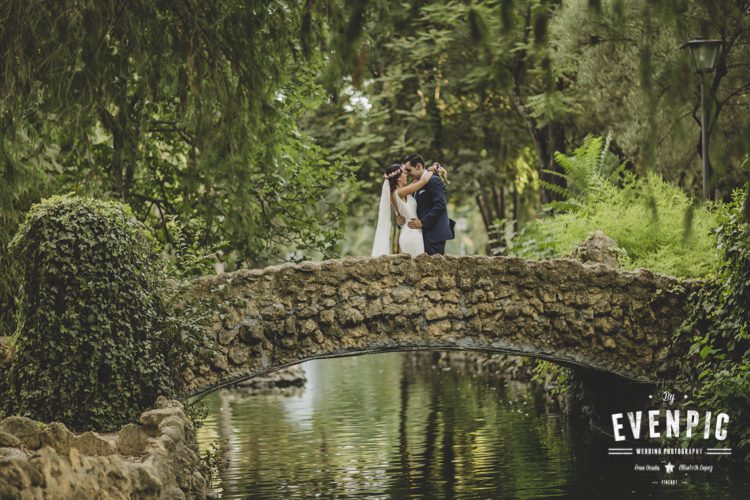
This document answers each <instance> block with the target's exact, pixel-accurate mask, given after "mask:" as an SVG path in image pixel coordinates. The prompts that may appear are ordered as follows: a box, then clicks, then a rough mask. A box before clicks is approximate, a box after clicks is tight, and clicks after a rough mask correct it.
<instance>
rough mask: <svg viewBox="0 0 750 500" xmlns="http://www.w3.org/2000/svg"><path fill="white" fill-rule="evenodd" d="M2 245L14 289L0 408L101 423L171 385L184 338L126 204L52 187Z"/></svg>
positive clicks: (129, 415) (129, 414) (119, 419)
mask: <svg viewBox="0 0 750 500" xmlns="http://www.w3.org/2000/svg"><path fill="white" fill-rule="evenodd" d="M11 250H12V251H13V252H14V253H15V255H16V257H17V259H18V261H19V262H20V264H21V267H22V276H21V278H22V290H21V296H20V300H19V311H18V322H17V329H16V334H15V339H14V342H15V351H16V352H15V356H14V358H13V362H12V365H11V368H10V371H9V377H8V388H7V392H8V398H6V410H7V413H9V414H10V413H15V414H21V415H26V416H29V417H31V418H34V419H38V420H42V421H51V420H59V421H62V422H64V423H66V424H67V425H69V426H70V427H73V428H76V429H81V430H83V429H98V430H107V429H113V428H116V427H119V426H120V425H122V424H124V423H126V422H128V421H132V420H133V419H135V418H136V417H137V415H138V414H139V413H140V412H141V411H142V410H143V409H145V408H148V407H150V406H151V405H152V404H153V402H154V400H155V399H156V397H157V396H158V395H159V394H163V395H166V396H172V395H173V394H174V393H175V392H176V389H177V387H176V383H175V381H177V380H179V374H180V373H181V372H180V370H181V367H182V366H183V363H184V360H185V359H186V356H187V354H186V350H187V349H188V344H187V343H185V342H183V340H182V338H183V336H182V334H181V332H180V330H179V328H178V327H176V326H175V323H174V322H173V318H172V317H171V316H170V312H169V310H168V309H167V305H166V304H167V299H166V296H165V293H166V292H165V290H166V289H165V288H164V287H163V283H164V277H163V274H162V272H163V271H162V268H163V262H162V261H161V260H160V258H159V256H158V254H157V250H158V249H157V245H156V241H155V240H154V238H153V237H152V236H151V235H150V234H149V233H148V232H147V230H146V229H145V227H144V226H143V225H142V224H141V223H140V222H138V221H137V220H136V219H135V218H134V217H133V215H132V213H131V212H130V210H129V208H127V207H126V206H124V205H122V204H120V203H116V202H106V201H98V200H93V199H82V198H77V197H74V196H55V197H52V198H50V199H48V200H45V201H43V202H41V203H39V204H37V205H35V206H34V207H33V208H32V210H31V211H30V213H29V214H28V215H27V217H26V220H25V222H24V223H23V225H22V226H21V228H20V229H19V231H18V233H17V235H16V236H15V238H14V239H13V241H12V243H11Z"/></svg>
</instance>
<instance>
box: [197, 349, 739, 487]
mask: <svg viewBox="0 0 750 500" xmlns="http://www.w3.org/2000/svg"><path fill="white" fill-rule="evenodd" d="M410 356H411V357H410ZM427 356H429V354H427ZM420 359H422V360H423V361H424V360H425V359H428V358H425V354H423V355H422V357H421V358H420ZM304 368H305V372H306V374H307V379H308V380H307V384H306V386H305V388H304V389H300V390H298V391H297V392H296V393H294V394H293V395H291V396H281V395H250V394H248V393H245V392H243V391H241V390H224V391H217V392H215V393H213V394H211V395H209V396H208V397H206V399H205V400H204V401H205V402H206V404H207V406H208V407H209V416H208V419H207V420H206V422H205V425H204V427H203V428H201V429H200V430H199V432H198V440H199V445H200V446H201V449H202V450H205V449H207V448H208V447H209V445H210V443H211V442H214V441H215V440H217V439H225V440H226V443H227V448H226V450H227V452H226V453H227V454H226V458H227V459H228V460H229V463H228V466H227V467H226V469H225V470H224V471H223V472H222V475H221V479H220V482H219V485H218V487H217V489H216V491H217V492H219V493H221V495H222V497H223V498H284V499H286V498H311V497H318V498H333V497H335V498H404V497H408V498H425V499H432V498H453V497H456V498H498V499H504V498H519V499H531V498H550V497H560V498H597V497H598V498H619V497H629V498H644V497H652V498H679V499H681V500H685V499H693V498H696V499H697V498H712V499H713V498H716V499H718V498H750V493H749V492H750V478H749V477H748V469H747V468H744V467H730V466H728V465H725V464H722V463H719V462H718V461H716V460H714V461H708V460H706V458H707V457H704V458H702V459H700V463H709V462H710V463H713V464H717V465H715V467H714V471H713V472H712V473H697V472H696V473H692V474H690V475H688V474H686V473H682V474H678V473H675V474H674V478H675V479H676V484H673V485H663V484H661V483H660V481H661V480H662V479H663V478H664V477H665V475H664V474H663V473H659V472H653V473H644V472H635V471H634V470H633V468H634V467H633V466H634V463H656V464H659V463H662V462H664V461H665V460H663V459H661V458H659V457H648V459H643V458H638V459H634V458H633V457H610V456H607V454H606V450H607V446H612V444H611V442H609V441H607V440H605V439H604V438H597V437H596V436H592V435H591V434H590V433H580V432H574V431H573V430H572V429H571V427H570V426H569V425H568V424H566V422H565V421H564V420H563V419H562V418H561V417H560V416H559V415H556V414H554V413H552V414H550V413H549V412H548V411H546V410H545V408H544V405H543V404H541V403H540V402H539V398H536V399H537V401H536V403H535V398H534V397H533V396H532V394H531V393H530V389H529V388H528V387H527V386H526V385H523V384H518V383H505V382H503V381H502V380H500V379H487V378H484V377H477V376H472V375H469V374H462V373H458V372H457V371H455V370H448V369H442V368H436V367H433V366H431V363H429V362H420V363H415V362H414V354H412V355H408V354H381V355H370V356H360V357H350V358H339V359H329V360H320V361H311V362H309V363H306V364H305V365H304ZM681 460H682V461H685V462H686V461H687V460H686V459H681Z"/></svg>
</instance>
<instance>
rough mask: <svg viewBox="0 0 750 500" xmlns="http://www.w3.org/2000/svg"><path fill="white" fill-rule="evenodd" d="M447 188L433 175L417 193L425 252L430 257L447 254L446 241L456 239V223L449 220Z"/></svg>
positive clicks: (418, 213) (418, 212)
mask: <svg viewBox="0 0 750 500" xmlns="http://www.w3.org/2000/svg"><path fill="white" fill-rule="evenodd" d="M446 205H447V202H446V199H445V186H443V182H442V181H441V180H440V177H439V176H437V175H433V176H432V178H431V179H430V180H429V181H428V182H427V184H426V185H425V187H424V188H422V189H420V190H419V191H418V192H417V217H418V218H419V220H420V221H422V238H423V239H424V251H425V253H427V254H428V255H433V254H436V253H439V254H445V241H446V240H452V239H453V238H454V234H453V225H454V224H455V222H453V221H452V220H450V219H449V218H448V210H447V207H446Z"/></svg>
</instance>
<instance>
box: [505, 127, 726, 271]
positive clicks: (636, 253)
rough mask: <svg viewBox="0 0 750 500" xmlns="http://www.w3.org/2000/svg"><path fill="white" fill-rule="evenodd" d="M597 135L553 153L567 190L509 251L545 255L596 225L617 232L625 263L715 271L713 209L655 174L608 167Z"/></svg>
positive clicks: (560, 252)
mask: <svg viewBox="0 0 750 500" xmlns="http://www.w3.org/2000/svg"><path fill="white" fill-rule="evenodd" d="M605 153H606V149H605V144H604V143H603V141H602V140H601V138H591V137H590V138H587V140H586V142H585V143H584V145H583V146H582V147H581V148H579V149H578V150H576V151H575V152H574V154H573V156H572V157H566V156H564V155H560V154H558V155H557V159H558V162H559V163H561V165H562V166H563V167H564V168H565V170H566V177H567V178H568V185H569V186H571V189H570V190H561V194H562V195H563V196H565V197H566V200H565V201H563V202H556V203H554V204H551V206H552V208H555V209H557V210H558V213H557V214H556V215H554V216H551V217H547V218H543V219H538V220H536V221H534V222H532V223H530V224H529V225H527V226H526V227H525V228H524V230H523V231H521V232H520V233H519V234H518V235H517V236H516V237H515V238H514V240H513V242H512V248H511V249H510V250H509V253H512V254H513V255H517V256H519V257H525V258H532V259H534V258H536V259H546V258H554V257H564V256H567V255H569V254H570V253H571V252H572V251H573V250H574V249H575V247H576V246H577V245H578V244H579V243H581V242H582V241H583V240H585V239H586V238H588V237H589V236H590V235H591V234H592V233H593V232H594V231H596V230H597V229H598V230H601V231H603V232H604V233H605V234H607V235H608V236H611V237H612V238H614V239H615V241H616V242H617V245H618V250H619V252H620V256H619V257H620V263H621V264H622V266H623V267H624V268H626V269H637V268H641V267H642V268H646V269H650V270H651V271H654V272H659V273H664V274H668V275H671V276H676V277H686V278H705V277H710V276H714V275H716V273H717V272H718V267H719V256H718V252H717V250H716V238H715V236H714V234H713V228H714V227H715V226H716V225H717V221H716V217H717V215H716V212H715V211H714V210H713V209H711V208H708V207H705V206H697V205H695V204H694V203H693V201H692V200H691V199H690V198H689V197H688V196H687V195H686V194H685V193H684V192H683V191H682V190H681V189H680V188H679V187H677V186H674V185H672V184H669V183H667V182H665V181H664V180H663V179H662V178H661V177H659V176H658V175H656V174H653V173H652V174H648V175H646V176H645V177H636V176H634V175H633V174H631V173H628V172H625V171H623V169H614V172H613V173H612V174H607V173H606V172H607V171H608V170H612V168H611V166H609V167H608V166H607V164H609V165H611V158H610V161H609V162H608V161H605V159H606V158H607V157H606V155H605Z"/></svg>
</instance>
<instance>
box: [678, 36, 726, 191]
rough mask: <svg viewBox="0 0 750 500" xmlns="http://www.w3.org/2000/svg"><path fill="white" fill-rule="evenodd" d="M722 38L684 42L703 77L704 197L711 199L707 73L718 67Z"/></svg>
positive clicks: (684, 46) (702, 147) (694, 65)
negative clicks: (717, 61) (717, 57)
mask: <svg viewBox="0 0 750 500" xmlns="http://www.w3.org/2000/svg"><path fill="white" fill-rule="evenodd" d="M722 43H723V42H722V41H721V40H707V39H705V38H695V39H694V40H690V41H689V42H686V43H685V44H683V46H682V48H683V49H684V48H686V47H687V48H688V49H690V54H691V55H692V56H693V57H692V59H693V69H694V70H695V72H696V73H698V74H699V75H700V77H701V156H702V160H703V198H704V199H706V200H708V199H711V198H712V196H711V167H710V166H709V163H708V128H709V127H708V125H709V123H708V120H709V118H708V104H707V103H706V78H705V76H706V74H707V73H711V72H712V71H713V70H714V69H715V68H716V56H717V55H718V54H719V49H720V48H721V45H722Z"/></svg>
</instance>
